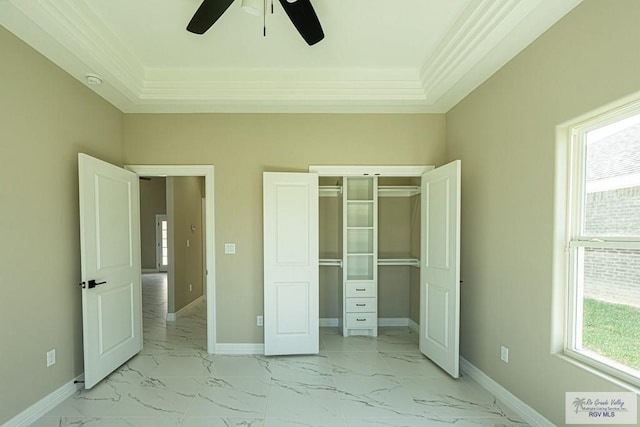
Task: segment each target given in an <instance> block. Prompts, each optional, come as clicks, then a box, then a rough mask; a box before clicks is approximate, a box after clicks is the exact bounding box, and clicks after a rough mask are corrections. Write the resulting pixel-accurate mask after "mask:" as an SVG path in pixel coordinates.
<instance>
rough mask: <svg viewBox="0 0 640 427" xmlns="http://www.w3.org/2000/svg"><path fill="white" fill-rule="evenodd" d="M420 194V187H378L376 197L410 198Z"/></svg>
mask: <svg viewBox="0 0 640 427" xmlns="http://www.w3.org/2000/svg"><path fill="white" fill-rule="evenodd" d="M418 194H420V187H419V186H416V185H380V186H378V197H411V196H416V195H418Z"/></svg>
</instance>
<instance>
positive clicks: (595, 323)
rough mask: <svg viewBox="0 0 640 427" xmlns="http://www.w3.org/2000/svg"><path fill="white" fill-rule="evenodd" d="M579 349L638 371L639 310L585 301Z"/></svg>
mask: <svg viewBox="0 0 640 427" xmlns="http://www.w3.org/2000/svg"><path fill="white" fill-rule="evenodd" d="M582 332H583V335H582V345H583V347H584V348H585V349H589V350H591V351H594V352H596V353H598V354H600V355H602V356H605V357H608V358H609V359H612V360H615V361H617V362H620V363H624V364H625V365H627V366H630V367H632V368H634V369H637V370H640V309H639V308H636V307H632V306H628V305H622V304H612V303H608V302H604V301H600V300H595V299H589V298H585V299H584V325H583V331H582Z"/></svg>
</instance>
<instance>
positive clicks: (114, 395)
mask: <svg viewBox="0 0 640 427" xmlns="http://www.w3.org/2000/svg"><path fill="white" fill-rule="evenodd" d="M166 292H167V283H166V275H165V274H145V275H143V329H144V336H143V339H144V348H143V350H142V352H141V353H140V354H138V355H137V356H135V357H133V358H132V359H131V360H129V361H128V362H127V363H125V364H124V365H122V366H121V367H120V368H119V369H118V370H116V371H115V372H113V373H112V374H110V375H109V376H108V377H107V378H106V379H105V380H103V381H102V382H100V383H99V384H98V385H96V386H95V387H94V388H93V389H91V390H81V391H79V392H77V393H76V394H74V395H73V396H72V397H70V398H68V399H66V400H65V401H64V402H62V403H61V404H60V405H58V406H57V407H55V408H53V409H52V410H51V411H50V412H49V413H48V414H46V415H45V416H44V417H42V418H41V419H39V420H38V421H37V422H36V423H34V424H33V425H34V426H37V427H49V426H51V427H53V426H87V427H93V426H100V427H103V426H106V427H120V426H139V427H152V426H153V427H174V426H175V427H201V426H212V427H218V426H220V427H222V426H225V427H228V426H242V427H288V426H309V427H364V426H394V427H398V426H407V427H414V426H421V427H422V426H435V427H437V426H462V427H473V426H523V425H525V424H524V423H523V422H522V421H521V420H520V419H519V418H518V417H517V416H516V415H515V414H514V413H513V412H512V411H511V410H509V409H508V408H507V407H506V406H505V405H503V404H502V403H501V402H499V401H498V400H497V399H495V398H494V397H493V396H492V395H491V394H490V393H489V392H487V391H486V390H485V389H484V388H482V387H481V386H480V385H479V384H477V383H476V382H475V381H473V380H471V379H470V378H468V377H465V376H463V377H461V378H459V379H455V380H454V379H452V378H451V377H449V376H448V375H447V374H446V373H445V372H444V371H442V370H441V369H440V368H439V367H437V366H436V365H435V364H433V363H432V362H431V361H430V360H429V359H427V358H426V357H425V356H423V355H422V354H421V353H420V351H419V349H418V335H417V334H415V333H413V332H412V331H410V330H409V328H406V327H381V328H379V330H378V333H379V335H378V337H376V338H373V337H359V336H355V337H346V338H345V337H343V336H342V335H341V334H340V333H339V331H338V329H337V328H321V329H320V348H321V351H320V354H318V355H312V356H270V357H265V356H263V355H237V356H235V355H234V356H232V355H211V354H207V352H206V349H205V347H206V304H205V303H201V304H198V305H196V306H195V307H193V308H192V309H190V310H189V312H188V313H186V314H185V315H183V316H180V317H179V318H178V319H177V320H176V321H175V322H167V321H166V320H165V319H166V315H167V300H166Z"/></svg>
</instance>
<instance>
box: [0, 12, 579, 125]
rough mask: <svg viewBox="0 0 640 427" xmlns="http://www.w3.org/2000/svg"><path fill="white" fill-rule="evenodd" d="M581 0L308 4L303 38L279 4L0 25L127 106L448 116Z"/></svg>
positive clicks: (3, 20) (33, 17)
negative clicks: (310, 13)
mask: <svg viewBox="0 0 640 427" xmlns="http://www.w3.org/2000/svg"><path fill="white" fill-rule="evenodd" d="M580 1H581V0H563V1H557V0H396V1H392V0H311V2H312V3H313V6H314V8H315V10H316V13H317V15H318V17H319V19H320V21H321V22H322V26H323V29H324V32H325V39H324V40H322V42H321V43H318V44H316V45H314V46H308V45H307V44H306V43H305V42H304V40H302V39H301V38H300V37H299V36H298V35H297V34H296V37H292V33H295V31H296V30H295V29H294V28H293V26H292V23H291V21H290V20H289V19H288V17H287V16H286V13H285V12H284V10H283V9H282V8H281V6H280V4H279V2H278V1H276V2H274V14H273V15H271V14H270V13H268V14H267V16H266V25H267V36H266V37H263V34H262V26H263V22H262V17H261V16H260V17H256V16H251V15H249V14H246V13H243V12H242V9H241V5H240V3H241V1H240V0H236V1H235V2H234V3H233V4H232V5H231V7H229V9H228V10H227V11H226V12H225V13H224V14H223V15H222V16H221V17H220V19H219V20H218V21H217V22H216V24H215V25H214V26H213V27H212V28H211V29H210V30H209V31H207V33H206V34H204V35H202V36H198V35H193V34H190V33H188V32H187V31H185V28H186V25H187V23H188V22H189V20H190V18H191V16H192V15H193V13H194V11H195V10H196V9H197V8H198V6H199V5H200V3H201V0H163V1H159V0H136V1H135V2H131V1H129V0H111V1H108V2H105V1H101V0H33V1H23V0H0V24H2V25H3V26H4V27H6V28H7V29H8V30H9V31H11V32H13V33H14V34H16V35H17V36H18V37H19V38H21V39H22V40H24V41H25V42H26V43H28V44H29V45H31V46H32V47H34V48H35V49H36V50H38V51H39V52H41V53H42V54H43V55H44V56H46V57H48V58H49V59H50V60H52V61H53V62H54V63H56V64H57V65H59V66H60V67H61V68H63V69H64V70H66V71H67V72H69V73H70V74H71V75H73V76H74V77H76V78H77V79H78V80H80V81H82V82H86V79H85V76H87V75H88V74H97V75H100V76H101V78H102V79H103V84H102V85H100V86H92V87H91V88H92V89H93V90H94V91H95V92H96V93H98V94H99V95H100V96H102V97H104V98H105V99H106V100H108V101H109V102H111V103H112V104H113V105H115V106H116V107H117V108H119V109H120V110H122V111H123V112H383V113H394V112H438V113H442V112H446V111H448V110H449V109H450V108H451V107H452V106H454V105H455V104H456V103H457V102H459V101H460V100H461V99H462V98H464V97H465V96H466V95H467V94H469V93H470V92H471V91H472V90H473V89H475V88H476V87H477V86H478V85H479V84H481V83H482V82H483V81H485V80H486V79H487V78H488V77H490V76H491V75H492V74H493V73H494V72H495V71H497V70H498V69H499V68H500V67H501V66H503V65H504V64H505V63H506V62H508V61H509V60H510V59H511V58H513V56H515V55H516V54H517V53H518V52H520V51H521V50H522V49H523V48H524V47H526V46H527V45H528V44H529V43H531V42H532V41H533V40H535V38H537V37H538V36H539V35H540V34H542V33H543V32H544V31H545V30H547V29H548V28H549V27H550V26H551V25H553V24H554V23H555V22H557V20H558V19H560V18H561V17H562V16H564V15H565V14H566V13H568V12H569V11H570V10H571V9H573V8H574V7H575V6H576V5H577V4H579V3H580Z"/></svg>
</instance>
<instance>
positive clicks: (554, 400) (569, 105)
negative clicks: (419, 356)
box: [447, 0, 640, 425]
mask: <svg viewBox="0 0 640 427" xmlns="http://www.w3.org/2000/svg"><path fill="white" fill-rule="evenodd" d="M639 18H640V2H638V1H636V0H615V1H606V2H605V1H594V0H587V1H585V2H584V3H583V4H582V5H581V6H578V7H577V8H576V9H575V10H574V11H573V12H571V13H570V14H569V15H568V16H567V17H565V18H564V19H562V20H561V21H560V22H559V23H558V24H557V25H555V26H554V27H553V28H552V29H551V30H549V31H548V32H547V33H545V34H544V35H543V36H542V37H541V38H539V39H538V40H537V41H535V42H534V43H533V44H532V45H531V46H530V47H528V48H527V49H526V50H525V51H523V52H522V53H521V54H520V55H519V56H518V57H516V58H515V59H514V60H512V61H511V62H510V63H509V64H507V65H506V66H505V67H504V68H503V69H501V70H500V71H499V72H497V73H496V74H495V75H494V76H493V77H492V78H491V79H490V80H489V81H487V82H486V83H485V84H483V85H482V86H481V87H480V88H478V89H477V90H476V91H474V92H473V93H472V94H471V95H470V96H468V97H467V98H466V99H465V100H464V101H462V102H461V103H460V104H458V105H457V106H456V107H455V108H454V109H453V110H451V111H450V112H449V113H448V114H447V158H448V159H449V160H453V159H462V189H463V190H462V218H463V219H462V279H463V280H464V284H463V285H462V291H461V292H462V314H461V315H462V319H461V325H462V331H461V353H462V356H463V357H465V358H466V359H467V360H469V361H470V362H471V363H472V364H474V365H475V366H477V367H478V368H480V369H481V370H482V371H484V372H485V373H486V374H487V375H489V376H490V377H492V378H493V379H494V380H496V381H498V382H499V383H500V384H501V385H503V386H504V387H506V388H507V389H509V391H511V392H512V393H514V394H515V395H516V396H517V397H519V398H520V399H522V400H524V401H525V402H526V403H527V404H529V405H530V406H532V407H533V408H534V409H536V410H538V411H539V412H541V413H542V414H543V415H544V416H546V417H547V418H549V419H550V420H551V421H552V422H554V423H556V424H558V425H562V424H563V423H564V398H565V397H564V393H565V392H566V391H576V390H584V391H606V390H613V389H615V387H613V386H612V385H611V384H610V383H608V382H605V381H602V380H600V379H599V378H598V377H596V376H595V375H592V374H590V373H588V372H586V371H584V370H582V369H578V368H576V367H574V366H572V365H571V364H569V363H567V362H565V361H563V360H561V359H560V358H558V357H556V356H554V355H552V354H551V328H552V325H551V318H552V301H553V300H552V275H553V269H552V267H553V266H552V249H553V227H554V222H553V209H554V204H553V203H554V200H553V197H554V193H553V191H554V147H555V141H554V131H555V126H556V125H558V124H561V123H563V122H565V121H567V120H569V119H571V118H574V117H577V116H579V115H582V114H583V113H586V112H588V111H590V110H592V109H594V108H597V107H599V106H601V105H604V104H606V103H609V102H611V101H614V100H616V99H618V98H620V97H623V96H625V95H627V94H630V93H633V92H635V91H638V90H639V89H640V72H639V70H640V50H638V19H639ZM500 345H506V346H508V347H509V348H510V349H511V351H510V357H509V363H508V364H505V363H503V362H501V361H500V358H499V356H500Z"/></svg>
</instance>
